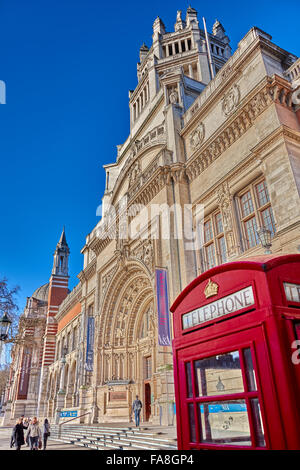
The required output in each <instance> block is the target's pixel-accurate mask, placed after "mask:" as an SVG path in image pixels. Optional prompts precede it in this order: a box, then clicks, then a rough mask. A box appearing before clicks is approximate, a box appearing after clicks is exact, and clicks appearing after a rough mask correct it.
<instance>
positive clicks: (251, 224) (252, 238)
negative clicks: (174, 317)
mask: <svg viewBox="0 0 300 470" xmlns="http://www.w3.org/2000/svg"><path fill="white" fill-rule="evenodd" d="M245 232H246V239H247V244H248V248H252V247H253V246H256V245H258V244H259V239H258V235H257V225H256V218H255V217H252V218H251V219H249V220H247V222H245Z"/></svg>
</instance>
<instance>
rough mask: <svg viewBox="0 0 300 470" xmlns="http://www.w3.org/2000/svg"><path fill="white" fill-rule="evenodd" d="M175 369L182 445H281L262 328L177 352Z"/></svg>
mask: <svg viewBox="0 0 300 470" xmlns="http://www.w3.org/2000/svg"><path fill="white" fill-rule="evenodd" d="M177 367H178V376H179V380H180V383H181V386H180V387H179V399H178V400H177V406H178V407H180V420H181V429H184V430H186V431H188V432H184V433H181V434H182V435H181V437H180V439H182V443H181V445H182V447H181V448H182V449H185V450H187V449H199V450H200V449H214V448H221V449H224V448H233V447H234V448H238V449H242V448H245V449H251V448H252V449H253V448H255V449H256V448H262V449H270V448H276V449H280V448H282V442H283V441H284V438H283V436H282V433H281V425H280V416H279V414H278V406H277V403H276V395H275V394H274V385H273V381H272V377H271V375H270V374H271V373H270V370H271V368H270V364H269V356H268V351H267V348H266V343H265V340H264V332H263V328H262V327H253V328H250V329H247V330H244V331H236V332H235V333H234V332H233V333H232V334H229V335H227V336H225V337H224V336H223V337H219V338H217V339H212V340H211V341H206V342H205V343H202V344H201V343H200V344H197V345H194V346H190V347H187V348H185V349H182V350H179V351H178V353H177ZM183 384H185V386H182V385H183ZM266 397H268V400H266ZM267 423H268V424H267ZM270 426H276V428H277V429H278V432H277V433H275V434H276V436H275V437H274V438H273V442H271V441H270V433H269V429H268V427H270ZM273 434H274V433H273Z"/></svg>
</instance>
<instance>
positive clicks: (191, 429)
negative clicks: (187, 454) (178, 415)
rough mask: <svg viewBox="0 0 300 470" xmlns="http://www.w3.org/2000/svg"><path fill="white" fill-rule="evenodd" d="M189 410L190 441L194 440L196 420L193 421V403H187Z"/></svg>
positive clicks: (195, 437) (195, 439)
mask: <svg viewBox="0 0 300 470" xmlns="http://www.w3.org/2000/svg"><path fill="white" fill-rule="evenodd" d="M188 410H189V423H190V442H196V441H197V436H196V421H195V413H194V405H193V403H189V404H188Z"/></svg>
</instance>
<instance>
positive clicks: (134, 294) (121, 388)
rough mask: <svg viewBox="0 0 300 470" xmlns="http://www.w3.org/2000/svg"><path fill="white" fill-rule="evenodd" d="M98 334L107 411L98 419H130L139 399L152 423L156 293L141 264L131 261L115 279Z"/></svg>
mask: <svg viewBox="0 0 300 470" xmlns="http://www.w3.org/2000/svg"><path fill="white" fill-rule="evenodd" d="M98 331H99V335H98V341H97V342H98V351H99V354H100V358H99V364H100V365H101V370H100V374H99V375H100V384H101V392H100V394H99V395H100V397H99V401H100V402H101V405H100V406H99V409H100V410H103V413H102V416H101V415H100V416H99V421H100V422H101V421H102V422H109V421H112V420H114V421H122V420H123V421H124V420H130V415H131V405H132V402H133V400H134V398H135V396H136V395H138V396H139V397H140V398H141V399H142V400H143V401H144V403H143V408H144V410H143V413H142V417H143V420H147V421H148V420H150V419H151V390H153V384H152V381H153V376H152V371H154V370H155V367H156V364H155V356H156V354H155V347H156V341H155V337H156V336H157V333H156V328H155V321H154V289H153V285H152V281H151V279H150V276H149V272H147V269H146V268H145V267H144V266H143V265H142V263H139V262H134V261H132V262H128V263H127V264H126V266H125V267H124V266H123V267H122V269H120V268H119V269H116V271H115V273H114V275H113V276H111V280H110V282H109V284H108V285H107V287H106V290H105V292H104V297H103V302H102V305H101V314H100V325H99V330H98ZM146 404H147V406H146V408H145V405H146ZM100 414H101V413H100Z"/></svg>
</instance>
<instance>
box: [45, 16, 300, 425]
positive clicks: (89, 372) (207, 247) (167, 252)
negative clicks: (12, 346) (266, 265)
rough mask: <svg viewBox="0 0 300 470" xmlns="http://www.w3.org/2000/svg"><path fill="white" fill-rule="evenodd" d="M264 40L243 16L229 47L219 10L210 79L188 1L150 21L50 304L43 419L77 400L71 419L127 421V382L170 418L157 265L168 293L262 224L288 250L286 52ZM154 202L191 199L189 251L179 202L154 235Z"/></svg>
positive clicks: (294, 195) (151, 413)
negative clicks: (79, 257)
mask: <svg viewBox="0 0 300 470" xmlns="http://www.w3.org/2000/svg"><path fill="white" fill-rule="evenodd" d="M271 39H272V38H271V37H270V36H269V35H268V34H266V33H264V32H263V31H261V30H259V29H258V28H252V29H251V30H250V31H249V32H248V33H247V35H246V36H245V37H244V38H243V39H242V40H241V41H240V42H239V45H238V48H237V50H236V51H235V52H234V54H233V55H231V49H230V46H229V38H228V37H227V36H226V35H225V30H224V28H223V27H222V25H221V24H220V23H219V22H216V23H215V25H214V28H213V33H212V34H209V40H210V44H209V47H211V51H212V60H213V72H214V77H211V76H210V67H209V61H208V56H207V44H206V40H205V34H204V31H203V30H202V29H201V27H199V23H198V19H197V12H196V11H195V10H194V9H193V8H190V7H189V8H188V10H187V14H186V19H185V20H183V19H182V14H181V12H178V14H177V20H176V24H175V31H174V32H171V33H167V32H166V31H165V26H164V24H163V22H162V21H161V19H160V18H157V19H156V20H155V22H154V25H153V44H152V46H151V47H150V48H148V47H146V46H145V45H143V46H142V48H141V50H140V62H139V64H138V68H137V71H138V84H137V86H136V88H135V90H133V91H131V92H130V94H129V107H130V135H129V137H128V139H127V140H126V141H125V142H124V143H123V144H122V145H118V146H117V149H118V152H117V156H116V160H115V162H114V163H112V164H108V165H105V166H104V168H105V172H106V190H105V193H104V196H103V213H102V218H101V220H100V222H99V223H98V224H97V226H96V227H95V228H94V229H93V230H92V232H91V233H90V234H89V235H88V236H87V237H86V243H85V246H84V247H83V249H82V253H83V255H84V267H83V270H82V271H81V273H79V275H78V277H79V280H80V282H79V284H78V287H77V288H76V289H77V290H75V291H72V292H71V293H70V294H69V296H68V297H67V299H66V301H65V302H64V303H63V304H62V305H61V307H60V309H59V311H58V313H57V315H56V320H57V322H58V334H57V337H56V341H57V348H56V350H57V354H56V360H55V361H54V363H53V364H52V365H51V366H50V374H49V384H48V387H47V390H48V396H47V397H46V400H48V403H49V408H48V410H47V415H48V417H50V418H51V419H54V418H55V416H56V415H55V413H56V411H57V410H59V409H63V410H76V411H77V412H78V422H90V421H91V422H99V423H101V422H118V421H119V422H124V421H125V422H128V421H129V420H130V415H131V403H132V400H133V397H134V396H135V395H136V394H138V395H139V396H140V397H141V399H142V401H143V403H144V407H143V416H142V419H143V421H144V422H145V421H150V422H152V423H162V424H172V423H173V422H174V420H175V417H174V408H173V403H174V390H173V373H172V348H171V346H161V345H159V343H158V313H157V298H156V285H155V270H156V268H164V269H166V270H167V273H168V294H169V298H168V302H169V304H171V303H172V302H173V300H174V299H175V298H176V297H177V295H178V294H179V293H180V292H181V291H182V289H183V288H184V287H185V286H186V285H187V284H188V283H189V282H190V281H192V280H193V279H194V278H195V276H197V274H199V273H200V272H202V271H203V270H206V269H209V268H210V267H212V266H214V265H216V264H220V263H224V262H226V261H230V260H235V259H240V258H243V257H247V256H249V255H251V256H253V254H262V253H263V248H262V247H261V245H260V244H259V240H258V238H257V229H258V228H259V227H260V226H262V225H264V226H265V227H266V228H268V229H269V230H270V231H271V232H272V250H273V252H274V253H292V252H297V250H299V245H300V240H299V228H300V204H299V194H300V123H299V109H298V107H299V105H298V104H297V103H295V102H294V100H293V96H295V95H294V93H295V89H296V92H297V88H296V85H295V84H294V82H293V80H294V78H295V77H296V79H298V75H297V74H295V72H294V71H293V70H294V69H293V63H296V62H295V61H296V59H297V58H296V57H295V56H293V55H292V54H290V53H289V52H286V51H284V50H283V49H281V48H280V47H278V46H276V45H274V44H273V43H272V41H271ZM155 205H158V206H159V207H160V209H161V208H162V206H164V205H166V206H168V207H171V206H172V207H175V206H176V207H177V208H178V207H180V208H181V209H183V208H184V207H185V206H186V205H189V206H191V208H192V214H193V220H192V226H193V228H194V230H195V232H196V233H198V229H199V233H200V238H201V237H202V243H201V246H200V247H198V246H197V247H196V248H195V249H194V250H190V249H187V241H188V240H187V237H186V236H183V237H180V236H178V235H180V226H181V219H180V215H178V213H177V212H176V211H174V212H173V213H171V216H170V220H169V222H170V223H169V225H168V228H169V231H168V233H167V235H168V236H165V235H166V233H165V231H164V230H165V223H166V219H167V217H165V216H164V212H163V211H162V210H160V211H158V212H157V213H154V212H153V211H152V209H153V207H154V206H155ZM199 205H202V206H201V207H203V212H204V221H201V224H202V228H201V227H200V226H199V221H198V217H197V216H196V214H197V208H198V206H199ZM142 207H143V210H141V208H142ZM126 210H127V211H128V212H126ZM124 214H125V215H124ZM127 215H128V217H127ZM133 229H134V230H133ZM131 232H134V233H135V234H138V236H136V237H135V236H130V234H131ZM201 234H202V235H201ZM171 320H172V319H171ZM90 325H94V327H93V331H92V330H91V326H90ZM74 330H76V332H77V333H76V335H77V336H76V335H75V336H76V338H77V340H76V341H75V345H76V347H75V348H73V349H72V350H68V353H67V355H66V358H65V362H64V361H62V360H61V346H62V345H63V344H65V342H66V341H67V343H68V340H67V339H68V335H70V336H71V337H73V335H74ZM92 333H93V338H94V342H93V347H91V345H90V343H89V341H90V337H91V334H92ZM171 333H172V328H171ZM87 343H89V347H87ZM68 344H69V343H68ZM62 369H64V373H63V375H62ZM59 384H61V390H60V385H59ZM58 392H60V393H58Z"/></svg>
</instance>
